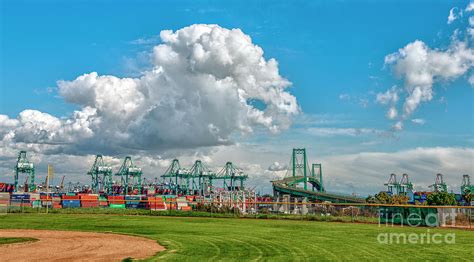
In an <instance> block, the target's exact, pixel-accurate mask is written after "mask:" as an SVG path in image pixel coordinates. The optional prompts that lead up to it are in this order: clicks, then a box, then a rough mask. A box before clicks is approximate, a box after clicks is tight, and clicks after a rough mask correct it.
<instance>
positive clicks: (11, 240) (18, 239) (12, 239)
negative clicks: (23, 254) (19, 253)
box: [0, 237, 36, 245]
mask: <svg viewBox="0 0 474 262" xmlns="http://www.w3.org/2000/svg"><path fill="white" fill-rule="evenodd" d="M35 240H36V239H34V238H29V237H0V245H6V244H14V243H21V242H29V241H35Z"/></svg>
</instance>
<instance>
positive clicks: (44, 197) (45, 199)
mask: <svg viewBox="0 0 474 262" xmlns="http://www.w3.org/2000/svg"><path fill="white" fill-rule="evenodd" d="M40 199H41V206H42V207H48V208H52V207H53V204H52V200H53V199H52V198H51V194H44V193H42V194H40Z"/></svg>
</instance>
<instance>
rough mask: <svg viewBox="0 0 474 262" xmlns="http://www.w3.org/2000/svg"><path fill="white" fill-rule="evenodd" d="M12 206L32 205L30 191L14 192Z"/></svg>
mask: <svg viewBox="0 0 474 262" xmlns="http://www.w3.org/2000/svg"><path fill="white" fill-rule="evenodd" d="M10 205H11V206H16V207H21V206H31V204H30V195H29V194H28V193H13V194H12V195H11V200H10Z"/></svg>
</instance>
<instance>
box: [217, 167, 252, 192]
mask: <svg viewBox="0 0 474 262" xmlns="http://www.w3.org/2000/svg"><path fill="white" fill-rule="evenodd" d="M218 179H219V180H222V181H223V183H222V184H223V187H224V188H225V189H226V190H227V189H230V190H235V189H236V187H237V186H236V183H237V182H240V189H243V188H244V182H245V181H246V180H247V179H248V176H247V175H246V174H245V173H244V171H243V170H242V169H241V168H238V167H236V166H235V165H234V164H233V163H232V162H227V163H226V164H225V166H224V167H223V168H222V169H221V171H219V172H218V173H217V174H216V175H215V176H214V177H212V180H218Z"/></svg>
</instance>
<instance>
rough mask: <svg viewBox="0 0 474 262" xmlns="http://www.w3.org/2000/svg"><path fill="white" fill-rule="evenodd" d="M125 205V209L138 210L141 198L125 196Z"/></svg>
mask: <svg viewBox="0 0 474 262" xmlns="http://www.w3.org/2000/svg"><path fill="white" fill-rule="evenodd" d="M125 200H126V202H125V205H126V207H127V208H138V206H139V205H140V200H141V196H125Z"/></svg>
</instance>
